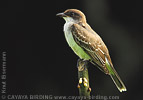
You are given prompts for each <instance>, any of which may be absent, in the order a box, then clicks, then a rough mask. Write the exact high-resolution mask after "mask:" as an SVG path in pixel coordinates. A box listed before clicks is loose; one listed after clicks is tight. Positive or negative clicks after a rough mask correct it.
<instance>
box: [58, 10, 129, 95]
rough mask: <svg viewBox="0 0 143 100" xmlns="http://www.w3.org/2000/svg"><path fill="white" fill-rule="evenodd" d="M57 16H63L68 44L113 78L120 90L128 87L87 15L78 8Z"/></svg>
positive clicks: (80, 55) (81, 56)
mask: <svg viewBox="0 0 143 100" xmlns="http://www.w3.org/2000/svg"><path fill="white" fill-rule="evenodd" d="M57 16H59V17H62V18H63V19H64V20H65V21H66V23H65V25H64V33H65V38H66V41H67V43H68V45H69V46H70V47H71V49H72V50H73V51H74V53H75V54H76V55H78V56H79V57H80V59H83V60H88V61H90V62H91V63H92V64H94V65H96V66H97V67H98V68H99V69H100V70H101V71H103V72H104V73H105V74H108V75H110V76H111V78H112V79H113V81H114V83H115V85H116V86H117V88H118V89H119V91H120V92H122V91H126V87H125V85H124V84H123V82H122V80H121V79H120V77H119V75H118V74H117V72H116V70H115V69H114V67H113V64H112V61H111V58H110V55H109V51H108V49H107V47H106V45H105V44H104V42H103V40H102V39H101V37H100V36H99V35H98V34H97V33H96V32H95V31H94V30H93V29H92V28H91V27H90V26H89V25H88V24H87V22H86V17H85V15H84V14H83V13H82V12H81V11H80V10H77V9H68V10H66V11H65V12H63V13H58V14H57Z"/></svg>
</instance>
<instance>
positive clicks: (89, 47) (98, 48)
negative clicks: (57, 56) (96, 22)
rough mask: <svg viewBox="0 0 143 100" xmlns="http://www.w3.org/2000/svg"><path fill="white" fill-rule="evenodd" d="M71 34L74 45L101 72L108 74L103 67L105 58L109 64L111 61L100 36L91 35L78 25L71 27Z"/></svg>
mask: <svg viewBox="0 0 143 100" xmlns="http://www.w3.org/2000/svg"><path fill="white" fill-rule="evenodd" d="M72 34H73V37H74V39H75V41H76V43H77V44H78V45H79V46H80V47H82V48H83V49H84V50H85V51H86V53H88V54H89V55H90V56H91V58H92V63H94V64H97V65H98V67H99V69H100V70H101V71H103V72H104V73H106V74H108V69H107V68H106V66H105V62H106V59H105V57H106V58H107V59H108V60H109V62H111V59H110V56H109V52H108V49H107V47H106V46H105V44H104V42H103V41H102V39H101V38H100V36H99V35H97V34H93V33H92V32H90V31H88V30H87V29H85V28H84V27H82V26H80V25H78V24H73V25H72ZM111 64H112V62H111Z"/></svg>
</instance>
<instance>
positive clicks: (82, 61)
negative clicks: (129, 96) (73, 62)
mask: <svg viewBox="0 0 143 100" xmlns="http://www.w3.org/2000/svg"><path fill="white" fill-rule="evenodd" d="M88 62H89V61H88V60H84V59H78V60H77V67H78V69H79V66H80V69H81V68H82V70H84V69H85V67H87V66H86V65H87V64H88ZM83 64H84V65H83Z"/></svg>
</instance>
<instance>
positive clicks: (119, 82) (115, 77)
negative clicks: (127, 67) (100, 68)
mask: <svg viewBox="0 0 143 100" xmlns="http://www.w3.org/2000/svg"><path fill="white" fill-rule="evenodd" d="M110 76H111V78H112V80H113V82H114V83H115V85H116V87H117V88H118V90H119V91H120V92H123V91H127V89H126V87H125V85H124V83H123V82H122V80H121V78H120V77H119V75H118V74H117V72H113V73H111V74H110Z"/></svg>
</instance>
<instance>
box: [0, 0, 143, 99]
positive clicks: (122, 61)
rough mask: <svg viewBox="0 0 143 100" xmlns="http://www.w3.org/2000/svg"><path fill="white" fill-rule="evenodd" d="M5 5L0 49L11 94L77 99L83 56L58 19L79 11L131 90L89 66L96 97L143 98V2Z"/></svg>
mask: <svg viewBox="0 0 143 100" xmlns="http://www.w3.org/2000/svg"><path fill="white" fill-rule="evenodd" d="M0 4H1V6H0V13H1V18H0V21H1V23H0V24H1V30H0V33H1V35H0V37H1V39H0V50H1V54H2V52H3V51H6V52H7V94H49V95H65V96H69V95H70V96H72V95H73V96H74V95H75V96H78V89H77V84H78V79H77V67H76V63H77V59H78V57H77V56H76V55H75V54H74V53H73V51H72V50H71V49H70V48H69V47H68V45H67V43H66V41H65V37H64V33H63V25H64V23H65V21H64V20H63V19H60V18H58V17H56V14H57V13H59V12H63V11H64V10H66V9H69V8H74V9H79V10H81V11H83V12H84V13H85V15H86V17H87V22H88V23H89V24H90V25H91V27H92V28H93V29H94V30H95V31H96V32H97V33H98V34H99V35H100V36H101V37H102V39H103V40H104V42H105V44H106V45H107V47H108V49H109V51H110V55H111V58H112V62H113V64H114V67H115V68H116V70H117V72H118V74H119V75H120V77H121V79H122V80H123V82H124V83H125V85H126V87H127V90H128V91H127V92H123V93H120V92H119V91H118V89H117V88H116V86H115V85H114V83H113V81H112V80H111V78H110V77H109V76H107V75H105V74H104V73H102V72H101V71H100V70H98V68H97V67H94V66H93V65H92V64H89V66H90V67H89V77H90V86H91V88H92V92H91V95H103V96H120V100H126V99H130V100H139V99H141V98H142V92H143V86H142V84H143V74H142V71H143V62H142V61H143V52H142V51H143V39H142V38H143V14H142V11H143V6H142V3H141V1H129V0H128V1H119V0H118V1H117V0H116V1H115V0H108V1H107V0H53V1H22V0H19V1H9V2H8V1H4V2H2V3H0ZM55 10H56V11H55Z"/></svg>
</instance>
